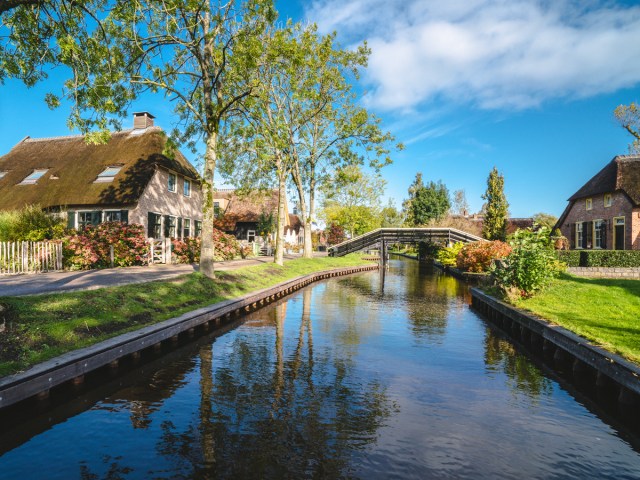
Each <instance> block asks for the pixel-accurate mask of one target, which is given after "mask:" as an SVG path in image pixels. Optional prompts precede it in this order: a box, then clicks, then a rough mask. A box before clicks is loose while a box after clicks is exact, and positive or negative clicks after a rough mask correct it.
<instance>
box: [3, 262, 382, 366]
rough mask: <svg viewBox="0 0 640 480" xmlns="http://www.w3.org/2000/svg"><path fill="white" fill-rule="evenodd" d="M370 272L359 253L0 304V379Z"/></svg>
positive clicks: (53, 294) (22, 299)
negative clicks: (304, 281)
mask: <svg viewBox="0 0 640 480" xmlns="http://www.w3.org/2000/svg"><path fill="white" fill-rule="evenodd" d="M362 265H371V261H366V260H363V259H362V257H361V256H360V255H358V254H351V255H347V256H344V257H335V258H334V257H323V258H313V259H302V258H300V259H295V260H291V261H287V262H285V264H284V266H279V265H276V264H274V263H269V264H262V265H256V266H250V267H241V268H239V269H237V270H234V271H228V272H217V273H216V278H215V279H209V278H207V277H205V276H204V275H201V274H199V273H192V274H188V275H181V276H178V277H175V278H173V279H171V280H165V281H158V282H146V283H138V284H128V285H123V286H118V287H109V288H101V289H97V290H86V291H78V292H65V293H51V294H45V295H34V296H24V297H0V306H2V307H3V308H4V311H3V312H2V314H3V316H4V320H5V330H4V332H1V333H0V377H3V376H6V375H10V374H14V373H18V372H20V371H23V370H26V369H27V368H29V367H31V366H33V365H36V364H38V363H41V362H43V361H45V360H49V359H51V358H54V357H56V356H58V355H61V354H63V353H67V352H70V351H72V350H77V349H79V348H83V347H87V346H89V345H93V344H96V343H98V342H101V341H103V340H106V339H108V338H111V337H114V336H117V335H120V334H123V333H127V332H130V331H134V330H137V329H140V328H142V327H145V326H147V325H152V324H154V323H158V322H161V321H164V320H167V319H169V318H174V317H178V316H180V315H182V314H184V313H187V312H189V311H192V310H196V309H198V308H202V307H206V306H209V305H214V304H216V303H219V302H222V301H225V300H230V299H234V298H238V297H241V296H243V295H246V294H249V293H251V292H254V291H257V290H260V289H263V288H267V287H272V286H275V285H277V284H279V283H282V282H285V281H287V280H290V279H293V278H296V277H299V276H303V275H308V274H312V273H316V272H321V271H326V270H332V269H337V268H343V267H353V266H362Z"/></svg>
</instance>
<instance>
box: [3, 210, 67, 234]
mask: <svg viewBox="0 0 640 480" xmlns="http://www.w3.org/2000/svg"><path fill="white" fill-rule="evenodd" d="M64 234H65V222H64V220H63V219H62V218H60V217H57V216H55V215H50V214H48V213H46V212H44V211H43V210H42V208H41V207H40V206H39V205H27V206H26V207H24V208H23V209H21V210H13V211H5V212H0V241H1V242H18V241H31V242H40V241H43V240H52V239H59V238H62V237H63V236H64Z"/></svg>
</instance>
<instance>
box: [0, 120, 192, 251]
mask: <svg viewBox="0 0 640 480" xmlns="http://www.w3.org/2000/svg"><path fill="white" fill-rule="evenodd" d="M153 118H154V117H153V116H152V115H151V114H149V113H147V112H142V113H136V114H134V128H133V129H131V130H124V131H121V132H115V133H113V134H112V136H111V139H110V140H109V141H108V142H107V143H106V144H104V145H88V144H87V143H85V140H84V137H83V136H82V135H73V136H65V137H53V138H29V137H26V138H25V139H24V140H22V141H21V142H19V143H18V144H17V145H15V146H14V147H13V148H12V149H11V150H10V151H9V153H7V154H5V155H3V156H2V157H0V210H16V209H20V208H23V207H24V206H26V205H30V204H31V205H33V204H37V205H40V206H41V207H42V208H43V209H45V210H47V211H50V212H56V213H58V214H60V215H66V217H67V222H68V226H69V227H71V228H81V227H83V226H85V225H87V224H98V223H101V222H106V221H124V222H128V223H138V224H142V225H143V226H144V227H145V229H146V231H147V232H148V236H149V237H153V238H156V239H162V238H165V237H172V238H183V237H189V236H197V235H198V234H199V232H200V230H201V227H202V196H201V191H200V180H199V179H200V177H199V175H198V173H197V171H196V170H195V168H194V167H193V166H192V165H191V164H190V163H189V161H188V160H187V159H186V158H185V157H184V156H183V155H182V154H181V153H180V152H178V151H176V152H175V155H173V158H169V157H168V156H166V155H164V154H163V150H164V147H165V144H166V135H165V133H164V132H163V131H162V129H161V128H159V127H155V126H154V125H153Z"/></svg>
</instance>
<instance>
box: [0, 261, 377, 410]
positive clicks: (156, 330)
mask: <svg viewBox="0 0 640 480" xmlns="http://www.w3.org/2000/svg"><path fill="white" fill-rule="evenodd" d="M377 269H378V265H377V264H373V265H365V266H360V267H345V268H339V269H334V270H328V271H323V272H317V273H312V274H309V275H304V276H301V277H297V278H294V279H292V280H288V281H286V282H283V283H281V284H279V285H276V286H274V287H269V288H265V289H262V290H259V291H256V292H253V293H250V294H248V295H245V296H243V297H240V298H237V299H234V300H226V301H224V302H220V303H216V304H214V305H210V306H207V307H203V308H200V309H197V310H194V311H192V312H188V313H185V314H183V315H181V316H179V317H175V318H170V319H168V320H165V321H162V322H159V323H156V324H154V325H149V326H146V327H143V328H141V329H139V330H136V331H134V332H129V333H125V334H122V335H118V336H116V337H113V338H110V339H108V340H105V341H103V342H100V343H97V344H95V345H92V346H90V347H86V348H82V349H79V350H74V351H72V352H69V353H65V354H63V355H60V356H59V357H56V358H53V359H51V360H48V361H46V362H43V363H40V364H38V365H35V366H33V367H32V368H30V369H29V370H27V371H25V372H23V373H18V374H15V375H9V376H7V377H5V378H2V379H0V409H3V408H5V407H8V406H10V405H13V404H16V403H18V402H21V401H23V400H26V399H28V398H31V397H34V396H39V397H41V398H46V397H47V396H48V395H49V391H50V390H51V389H52V388H54V387H57V386H59V385H62V384H64V383H66V382H71V383H72V384H74V385H78V384H81V383H82V382H83V380H84V375H85V374H87V373H90V372H92V371H94V370H97V369H99V368H102V367H106V366H111V367H114V368H116V367H117V366H118V362H119V361H120V360H121V359H123V358H124V357H129V356H130V357H131V358H133V359H134V360H135V359H137V358H139V356H140V352H141V351H142V350H146V349H150V348H158V347H159V346H161V344H162V342H177V341H178V336H179V335H180V334H183V333H186V334H188V335H193V334H194V331H195V329H196V328H202V329H204V330H205V331H208V330H209V328H210V327H213V328H215V327H216V326H219V325H221V324H224V323H227V322H228V321H229V320H230V319H231V318H232V317H237V316H239V315H241V314H242V313H244V312H249V311H252V310H257V309H258V308H260V307H262V306H263V305H266V304H268V303H271V302H273V301H276V300H279V299H280V298H283V297H285V296H286V295H288V294H290V293H292V292H294V291H296V290H299V289H300V288H302V287H305V286H307V285H309V284H311V283H313V282H316V281H318V280H323V279H326V278H330V277H338V276H342V275H349V274H352V273H359V272H365V271H370V270H377Z"/></svg>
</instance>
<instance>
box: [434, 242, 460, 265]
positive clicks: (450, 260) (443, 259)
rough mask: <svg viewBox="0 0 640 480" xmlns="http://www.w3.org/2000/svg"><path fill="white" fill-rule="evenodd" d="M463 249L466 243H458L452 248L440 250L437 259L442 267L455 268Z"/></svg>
mask: <svg viewBox="0 0 640 480" xmlns="http://www.w3.org/2000/svg"><path fill="white" fill-rule="evenodd" d="M463 247H464V243H462V242H456V243H454V244H453V245H451V246H450V247H444V248H441V249H440V250H438V253H437V254H436V258H437V259H438V261H439V262H440V263H441V264H442V265H444V266H446V267H455V266H456V259H457V258H458V254H459V253H460V251H461V250H462V248H463Z"/></svg>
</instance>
